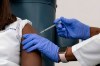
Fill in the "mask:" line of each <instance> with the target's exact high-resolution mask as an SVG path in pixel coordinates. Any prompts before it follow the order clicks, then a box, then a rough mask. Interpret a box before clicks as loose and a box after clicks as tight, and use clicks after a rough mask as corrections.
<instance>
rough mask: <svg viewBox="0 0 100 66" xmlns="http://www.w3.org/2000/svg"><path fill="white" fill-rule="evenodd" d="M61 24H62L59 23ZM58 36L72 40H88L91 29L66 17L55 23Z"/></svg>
mask: <svg viewBox="0 0 100 66" xmlns="http://www.w3.org/2000/svg"><path fill="white" fill-rule="evenodd" d="M59 22H61V23H59ZM54 23H55V24H56V28H57V33H58V36H60V37H64V38H70V39H83V40H85V39H88V38H89V37H90V27H89V26H87V25H85V24H83V23H81V22H80V21H78V20H76V19H67V18H64V17H61V18H58V19H56V20H55V21H54Z"/></svg>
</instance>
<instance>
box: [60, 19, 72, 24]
mask: <svg viewBox="0 0 100 66" xmlns="http://www.w3.org/2000/svg"><path fill="white" fill-rule="evenodd" d="M61 23H62V24H66V25H70V24H72V21H71V19H67V18H64V17H61Z"/></svg>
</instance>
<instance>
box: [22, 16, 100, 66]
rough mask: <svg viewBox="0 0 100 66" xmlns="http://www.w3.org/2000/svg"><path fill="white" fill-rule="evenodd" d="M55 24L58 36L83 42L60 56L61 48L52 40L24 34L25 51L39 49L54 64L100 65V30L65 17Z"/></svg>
mask: <svg viewBox="0 0 100 66" xmlns="http://www.w3.org/2000/svg"><path fill="white" fill-rule="evenodd" d="M59 21H60V22H61V23H59ZM54 24H56V29H57V33H58V36H60V37H64V38H69V39H82V40H83V41H82V42H80V43H78V44H76V45H73V46H72V47H67V48H66V51H65V53H63V54H60V53H59V47H58V46H57V45H56V44H54V43H53V42H51V41H50V40H48V39H46V38H44V37H41V36H39V35H37V34H24V35H23V38H25V40H23V42H22V44H23V49H24V50H26V51H27V52H31V51H33V50H35V49H38V50H39V51H40V52H41V53H43V54H44V55H45V56H47V57H48V58H49V59H51V60H52V61H53V62H68V61H74V60H78V61H79V62H80V63H81V65H82V66H95V65H97V64H99V63H100V34H99V33H100V28H96V27H90V26H88V25H85V24H83V23H82V22H80V21H79V20H77V19H67V18H64V17H61V18H58V19H56V20H55V21H54Z"/></svg>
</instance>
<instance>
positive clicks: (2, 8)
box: [0, 0, 17, 30]
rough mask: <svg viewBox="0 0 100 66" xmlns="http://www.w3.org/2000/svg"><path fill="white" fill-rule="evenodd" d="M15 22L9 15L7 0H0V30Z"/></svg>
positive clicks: (12, 16)
mask: <svg viewBox="0 0 100 66" xmlns="http://www.w3.org/2000/svg"><path fill="white" fill-rule="evenodd" d="M16 20H17V18H16V16H14V15H13V14H12V13H11V10H10V2H9V0H0V30H4V29H5V27H6V26H7V25H9V24H11V23H13V22H15V21H16Z"/></svg>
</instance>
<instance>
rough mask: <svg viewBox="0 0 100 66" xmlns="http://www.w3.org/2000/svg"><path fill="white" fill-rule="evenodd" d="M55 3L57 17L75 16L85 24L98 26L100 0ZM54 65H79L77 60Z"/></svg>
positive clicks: (70, 0)
mask: <svg viewBox="0 0 100 66" xmlns="http://www.w3.org/2000/svg"><path fill="white" fill-rule="evenodd" d="M57 5H58V7H57V14H56V17H57V18H58V17H60V16H64V17H66V18H76V19H78V20H80V21H81V22H83V23H85V24H87V25H90V26H95V27H100V0H57ZM55 65H56V66H62V65H63V66H81V65H80V64H79V63H78V62H73V63H67V64H65V63H63V64H62V63H60V64H55Z"/></svg>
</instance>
